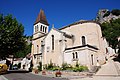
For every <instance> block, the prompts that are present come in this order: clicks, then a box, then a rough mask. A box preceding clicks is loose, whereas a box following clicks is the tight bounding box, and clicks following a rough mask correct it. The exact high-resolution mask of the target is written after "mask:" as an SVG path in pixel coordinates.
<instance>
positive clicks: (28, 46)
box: [14, 36, 32, 57]
mask: <svg viewBox="0 0 120 80" xmlns="http://www.w3.org/2000/svg"><path fill="white" fill-rule="evenodd" d="M25 39H26V44H25V47H24V49H23V50H20V51H18V52H17V54H15V55H14V56H15V57H25V56H26V55H27V54H28V53H31V47H32V43H31V42H28V41H27V40H29V41H31V40H32V37H31V36H26V37H25Z"/></svg>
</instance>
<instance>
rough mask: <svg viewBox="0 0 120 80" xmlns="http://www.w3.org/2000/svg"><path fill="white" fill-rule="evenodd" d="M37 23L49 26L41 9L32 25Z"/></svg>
mask: <svg viewBox="0 0 120 80" xmlns="http://www.w3.org/2000/svg"><path fill="white" fill-rule="evenodd" d="M38 22H41V23H43V24H46V25H48V26H49V24H48V22H47V19H46V16H45V14H44V11H43V10H42V9H41V10H40V13H39V14H38V17H37V19H36V21H35V23H34V24H37V23H38Z"/></svg>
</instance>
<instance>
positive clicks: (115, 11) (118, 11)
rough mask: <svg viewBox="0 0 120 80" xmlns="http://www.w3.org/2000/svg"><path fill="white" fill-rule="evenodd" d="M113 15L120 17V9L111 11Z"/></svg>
mask: <svg viewBox="0 0 120 80" xmlns="http://www.w3.org/2000/svg"><path fill="white" fill-rule="evenodd" d="M111 13H112V14H113V15H116V16H119V15H120V10H119V9H113V10H112V11H111Z"/></svg>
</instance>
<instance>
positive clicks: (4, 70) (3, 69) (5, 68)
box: [0, 64, 8, 74]
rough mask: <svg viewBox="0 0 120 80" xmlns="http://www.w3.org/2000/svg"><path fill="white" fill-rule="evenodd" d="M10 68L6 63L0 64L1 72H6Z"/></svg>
mask: <svg viewBox="0 0 120 80" xmlns="http://www.w3.org/2000/svg"><path fill="white" fill-rule="evenodd" d="M7 70H8V66H7V65H6V64H0V74H2V73H6V72H7Z"/></svg>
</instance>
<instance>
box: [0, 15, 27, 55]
mask: <svg viewBox="0 0 120 80" xmlns="http://www.w3.org/2000/svg"><path fill="white" fill-rule="evenodd" d="M24 47H25V39H24V27H23V26H22V24H20V23H19V22H18V21H17V20H16V18H13V17H12V15H7V16H3V15H2V14H0V57H6V56H8V55H14V54H15V53H16V52H18V51H19V50H21V49H24Z"/></svg>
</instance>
